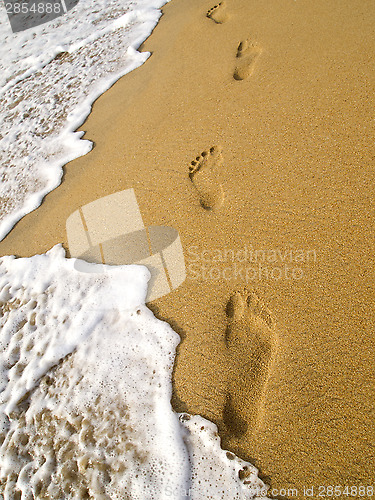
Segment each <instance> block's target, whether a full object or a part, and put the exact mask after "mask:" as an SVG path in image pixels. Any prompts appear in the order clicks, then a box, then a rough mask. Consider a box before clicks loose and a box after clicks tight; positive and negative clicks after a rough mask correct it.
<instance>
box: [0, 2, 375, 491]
mask: <svg viewBox="0 0 375 500" xmlns="http://www.w3.org/2000/svg"><path fill="white" fill-rule="evenodd" d="M211 7H212V5H211V4H210V3H209V2H206V1H205V2H199V1H197V0H193V1H191V2H189V4H187V3H186V2H183V1H182V0H173V2H171V3H169V4H167V5H165V6H164V7H163V8H162V12H163V13H164V15H163V16H162V17H161V19H160V21H159V23H158V25H157V26H156V28H155V30H154V32H153V33H152V35H151V36H150V38H149V39H147V40H146V42H145V43H144V44H143V46H142V47H141V48H140V50H145V51H150V52H151V53H152V55H151V57H150V58H149V59H148V61H146V63H145V64H144V65H142V66H141V67H139V68H138V69H137V70H135V71H133V72H131V73H128V74H127V75H126V76H125V77H123V78H121V79H120V80H119V81H118V82H117V83H116V84H115V85H114V86H113V87H111V88H110V89H109V90H108V91H107V92H105V93H104V94H103V95H102V96H101V97H100V98H99V99H98V100H97V101H96V102H95V103H94V106H93V109H92V112H91V114H90V115H89V117H88V119H87V120H86V122H85V123H84V124H83V125H82V127H81V128H80V130H85V134H84V138H85V139H90V140H91V141H92V142H93V143H94V145H95V146H94V148H93V149H92V151H91V152H89V153H88V154H87V155H86V156H84V157H81V158H78V159H77V160H75V161H74V162H72V163H70V164H68V165H67V166H66V167H65V169H64V177H63V181H62V184H61V185H60V186H59V187H58V188H57V189H56V190H55V191H53V192H52V193H50V194H48V195H47V196H46V198H45V200H44V201H43V203H42V205H41V207H39V208H38V209H37V210H36V211H34V212H32V213H31V214H29V215H27V216H25V217H24V218H23V219H22V220H21V221H20V222H19V223H18V224H17V225H16V226H15V228H14V229H13V230H12V231H11V233H10V234H9V235H8V236H7V237H6V238H5V239H4V240H3V241H2V242H1V243H0V251H1V255H8V254H16V255H19V256H25V257H26V256H31V255H33V254H36V253H42V252H46V251H47V250H49V249H50V248H51V247H52V246H54V245H55V244H57V243H63V245H64V247H65V248H67V236H66V231H65V222H66V219H67V218H68V217H69V215H70V214H71V213H72V212H74V211H75V210H77V209H78V208H79V207H80V206H82V205H85V204H86V203H89V202H90V201H93V200H95V199H98V198H100V197H103V196H105V195H108V194H111V193H113V192H115V191H120V190H122V189H128V188H134V190H135V192H136V195H137V200H138V203H139V205H140V208H141V211H142V214H143V216H144V222H145V225H146V226H149V225H153V224H154V225H155V224H160V225H161V224H164V225H170V226H172V227H174V228H176V229H177V230H178V231H179V234H180V236H181V241H182V246H183V249H184V252H185V254H186V255H187V254H188V253H189V249H190V250H191V248H193V247H194V246H197V245H198V246H199V247H200V248H202V249H203V250H204V249H206V250H207V251H209V252H211V253H213V252H217V251H222V250H223V249H224V248H227V249H228V250H233V251H234V252H235V251H238V250H240V249H241V248H244V246H245V245H246V244H247V245H250V243H251V245H252V246H253V247H254V248H264V249H267V250H269V251H276V250H277V249H281V250H280V251H283V249H284V250H285V249H286V248H290V247H291V248H295V249H297V250H298V249H299V250H304V251H306V249H311V250H314V251H315V252H316V260H315V261H314V262H309V263H305V264H306V265H305V266H304V267H303V269H304V276H303V279H301V280H298V279H293V280H286V279H279V280H273V281H271V280H269V279H266V278H265V277H262V279H261V280H259V279H258V280H251V279H249V280H246V277H244V276H243V275H242V276H241V275H237V276H231V279H229V280H223V279H220V280H212V279H210V277H208V278H205V279H198V280H194V279H193V278H192V277H191V276H189V275H188V277H187V279H186V281H185V282H184V283H183V284H182V285H181V286H180V287H179V288H178V289H177V290H175V291H174V292H173V293H171V294H169V295H168V296H165V297H163V298H161V299H158V300H157V301H155V302H154V303H151V304H150V309H151V310H152V311H153V312H154V313H155V315H156V316H157V317H158V318H161V319H164V320H166V321H168V322H169V324H170V325H171V326H172V328H173V329H174V330H175V331H176V332H177V333H178V334H179V335H180V336H181V338H182V341H181V344H180V346H179V347H178V350H177V358H176V364H175V370H174V395H173V406H174V409H175V410H176V411H178V412H185V411H187V412H189V413H192V414H200V415H202V416H203V417H205V418H208V419H210V420H212V421H213V422H214V423H216V424H217V425H218V427H219V433H220V436H221V438H222V447H223V448H224V449H229V450H230V451H232V452H234V453H235V454H237V455H238V456H240V457H241V458H243V459H245V460H247V461H250V462H251V463H253V464H254V465H255V466H256V467H257V468H259V470H260V476H261V477H262V478H267V481H266V482H268V484H270V485H271V488H278V489H279V490H280V489H281V488H284V489H288V488H297V490H298V491H299V492H302V491H303V489H304V488H311V487H314V488H318V487H319V486H328V485H332V484H337V485H338V484H343V485H348V486H349V487H350V486H352V485H353V486H357V487H359V486H360V485H365V486H367V485H370V484H371V483H372V480H373V478H372V476H371V475H373V469H374V465H375V463H374V459H371V458H370V457H371V456H372V454H371V449H372V448H371V446H372V445H371V443H372V442H373V441H374V438H375V429H374V425H373V417H374V415H375V409H374V406H373V403H372V397H373V390H372V389H371V387H373V385H374V384H373V383H374V382H375V380H374V375H373V373H372V371H371V366H373V364H374V361H375V360H374V357H375V350H374V341H373V339H372V338H371V334H370V332H371V330H372V329H373V327H374V318H373V314H372V311H371V310H370V308H369V307H368V305H369V304H370V303H371V302H372V300H373V292H372V286H373V284H372V283H371V278H370V276H369V274H370V273H368V272H367V271H368V270H369V269H371V267H372V266H373V263H372V261H373V257H371V255H373V251H372V249H371V244H370V241H371V235H372V227H371V221H370V220H369V213H370V211H371V209H372V208H373V204H374V202H373V199H374V187H373V186H374V184H373V182H372V179H373V166H374V160H373V154H372V151H371V150H372V147H371V140H372V137H373V132H374V125H373V119H372V114H371V107H372V104H373V102H372V103H371V101H370V95H371V89H373V87H374V86H373V84H371V79H370V78H373V76H374V74H373V71H372V70H371V67H370V66H369V64H368V62H369V60H370V55H369V54H370V53H371V51H372V52H373V49H374V48H375V47H374V41H373V39H372V26H373V25H374V21H375V14H374V13H373V9H372V10H371V3H370V2H369V1H367V0H366V1H361V2H359V1H357V0H355V1H351V2H349V1H347V0H345V1H343V2H341V3H340V9H339V8H338V7H337V4H336V3H335V2H334V1H333V0H329V1H327V0H325V1H323V0H317V1H316V2H314V3H313V4H311V3H309V2H307V0H301V1H299V2H294V1H293V2H289V3H287V4H285V3H284V4H281V3H280V2H277V1H276V0H275V1H272V2H269V4H267V5H265V4H264V3H263V2H260V1H256V2H254V3H253V4H252V5H249V4H248V2H246V0H237V1H233V2H227V4H226V19H225V22H223V23H222V24H218V23H216V22H215V21H214V20H212V19H210V18H208V17H206V12H207V11H208V10H209V9H210V8H211ZM353 14H355V15H353ZM247 39H250V42H249V43H248V44H247V46H246V48H244V47H245V45H246V44H243V45H242V46H240V45H241V43H242V42H244V41H246V40H247ZM343 47H345V48H346V50H345V51H343ZM364 49H365V50H364ZM254 61H255V63H254ZM236 75H237V76H236ZM244 75H245V76H244ZM238 76H244V78H243V80H239V79H238V78H237V77H238ZM372 81H373V80H372ZM372 95H373V93H372ZM219 146H220V148H219ZM214 147H216V148H217V149H216V152H215V153H212V158H211V156H209V155H208V159H209V160H210V161H212V164H213V165H214V167H215V170H217V173H216V174H215V175H216V176H217V177H216V178H215V183H217V185H221V186H222V189H223V192H224V196H223V199H219V198H220V194H218V192H219V190H216V191H215V192H213V194H212V195H211V193H209V195H210V196H211V198H213V201H214V202H215V203H216V202H217V205H216V206H215V207H214V208H213V209H212V210H205V209H204V208H203V207H202V203H201V198H202V192H204V188H203V187H201V186H203V183H202V181H200V180H199V178H198V176H197V177H195V180H194V178H193V180H194V182H192V180H191V178H189V165H191V164H192V162H194V161H198V160H195V158H197V157H199V155H201V153H202V152H205V153H207V154H208V152H210V148H211V149H212V148H214ZM216 154H217V155H221V159H220V161H219V160H216V159H214V158H215V155H216ZM197 155H198V156H197ZM217 158H218V156H217ZM202 161H203V160H202V159H200V160H199V162H200V163H201V162H202ZM205 161H206V160H205ZM215 185H216V184H215ZM186 255H185V256H186ZM364 256H366V261H365V262H363V260H364ZM217 267H218V269H219V270H220V272H222V271H223V269H224V268H225V262H218V263H217ZM244 287H247V289H249V288H251V290H255V292H256V293H257V295H259V296H260V297H262V298H263V300H264V302H265V303H266V304H267V310H269V311H270V312H271V313H272V315H273V316H274V317H275V318H276V328H277V341H275V343H274V342H273V341H272V342H271V343H270V345H271V344H272V347H271V348H270V349H271V351H272V356H271V358H272V362H270V364H267V363H268V361H267V363H265V362H264V363H263V366H265V365H267V367H266V368H267V369H266V371H265V373H263V371H264V370H263V371H262V370H261V369H260V370H259V373H261V376H260V375H259V376H258V372H257V374H256V376H254V377H250V378H249V377H248V375H249V373H250V372H251V369H250V368H251V367H249V366H248V360H249V359H251V355H252V352H253V351H254V349H253V347H254V346H253V340H252V338H250V340H249V342H248V344H246V342H245V343H243V341H241V342H242V344H241V347H239V345H236V346H235V347H233V350H232V351H231V349H232V348H229V349H228V342H227V338H226V331H227V330H228V327H230V329H231V331H233V329H234V327H233V319H232V317H231V316H230V315H228V311H227V308H228V303H230V300H232V299H231V297H233V295H235V293H236V291H237V290H243V289H244ZM251 290H248V291H247V292H246V294H247V295H246V301H247V300H248V297H249V296H250V295H251ZM241 300H242V299H239V302H240V303H241ZM241 307H242V306H241ZM241 314H242V313H241ZM240 320H241V326H240V327H239V328H238V331H239V332H243V331H246V329H247V328H248V329H249V331H250V330H251V327H250V326H248V320H247V319H246V318H245V316H243V317H242V316H241V318H240ZM236 321H237V320H236ZM236 328H237V327H236ZM238 337H240V334H238ZM275 338H276V337H275ZM254 342H255V341H254ZM353 367H355V369H353ZM259 377H260V378H259ZM254 408H256V412H255V410H254ZM254 412H255V413H256V415H257V416H254V414H255V413H254ZM302 498H303V497H302Z"/></svg>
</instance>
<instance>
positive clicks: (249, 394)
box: [223, 289, 277, 436]
mask: <svg viewBox="0 0 375 500" xmlns="http://www.w3.org/2000/svg"><path fill="white" fill-rule="evenodd" d="M227 316H228V326H227V330H226V338H225V340H226V344H227V349H228V354H229V360H230V363H231V373H230V375H229V385H228V397H227V404H226V406H225V408H224V415H223V419H224V422H225V425H226V427H227V429H228V431H229V433H231V434H233V435H234V436H241V435H242V434H244V433H245V432H246V431H247V430H248V428H249V427H251V429H250V431H255V430H256V429H257V428H258V427H259V423H260V422H259V417H260V414H261V410H262V403H263V396H264V390H265V387H266V384H267V380H268V376H269V373H270V367H271V364H272V361H273V359H274V356H275V350H276V346H277V335H276V328H275V322H274V319H273V318H272V315H271V313H270V311H269V310H268V309H267V307H266V306H265V305H264V303H263V302H262V301H261V300H260V299H259V297H258V296H257V295H256V294H255V293H250V292H248V291H247V290H246V289H244V290H243V291H241V292H236V293H235V294H234V295H233V296H232V297H231V298H230V300H229V302H228V305H227Z"/></svg>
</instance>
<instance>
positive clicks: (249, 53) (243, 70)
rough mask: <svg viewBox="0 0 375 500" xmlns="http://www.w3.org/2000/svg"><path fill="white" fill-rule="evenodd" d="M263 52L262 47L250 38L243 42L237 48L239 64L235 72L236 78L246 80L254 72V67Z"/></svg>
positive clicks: (234, 76)
mask: <svg viewBox="0 0 375 500" xmlns="http://www.w3.org/2000/svg"><path fill="white" fill-rule="evenodd" d="M261 53H262V49H261V47H259V45H258V44H256V43H251V42H249V41H248V40H245V41H244V42H241V43H240V44H239V46H238V48H237V66H236V69H235V70H234V73H233V78H234V79H235V80H245V79H246V78H249V76H251V75H252V74H253V72H254V68H255V66H256V63H257V61H258V58H259V56H260V54H261Z"/></svg>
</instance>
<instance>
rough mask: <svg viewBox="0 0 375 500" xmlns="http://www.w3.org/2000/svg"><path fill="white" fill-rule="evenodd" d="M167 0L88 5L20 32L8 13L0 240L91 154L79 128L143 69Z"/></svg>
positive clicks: (1, 25)
mask: <svg viewBox="0 0 375 500" xmlns="http://www.w3.org/2000/svg"><path fill="white" fill-rule="evenodd" d="M166 1H167V0H137V1H136V2H134V1H131V0H111V1H107V0H95V2H93V1H92V0H80V2H79V3H78V4H77V5H76V6H75V7H74V8H73V9H72V10H71V11H69V12H68V13H67V14H65V15H64V16H62V17H59V18H57V19H55V20H53V21H51V22H49V23H46V24H43V25H40V26H37V27H35V28H30V29H28V30H26V31H24V32H20V33H12V32H11V29H10V24H9V21H8V18H7V15H6V12H5V9H4V8H2V9H0V40H1V43H0V121H1V124H2V126H1V130H0V165H1V167H0V181H1V182H0V239H3V238H4V237H5V235H6V234H7V233H8V232H9V231H10V230H11V229H12V227H13V226H14V224H15V223H16V222H17V221H18V220H19V219H20V218H22V217H23V216H24V215H25V214H27V213H28V212H30V211H32V210H34V209H35V208H36V207H38V206H39V205H40V203H41V201H42V199H43V197H44V196H45V195H46V194H47V193H48V192H50V191H51V190H53V189H54V188H55V187H57V186H58V185H59V184H60V182H61V177H62V166H63V165H64V164H66V163H67V162H69V161H71V160H73V159H75V158H77V157H79V156H82V155H84V154H86V153H87V152H89V151H90V149H91V148H92V143H91V142H90V141H87V140H82V139H81V137H82V134H83V132H75V130H76V129H77V128H78V127H79V126H80V125H81V124H82V123H83V121H84V119H85V118H86V117H87V115H88V114H89V113H90V110H91V105H92V103H93V102H94V100H95V99H96V98H97V97H99V96H100V95H101V94H102V93H103V92H105V91H106V90H107V89H108V88H109V87H110V86H111V85H113V83H114V82H115V81H116V80H118V79H119V78H120V77H121V76H123V75H124V74H126V73H128V72H129V71H132V70H133V69H135V68H137V67H138V66H140V65H141V64H143V63H144V62H145V61H146V60H147V58H148V57H149V55H150V54H149V53H148V52H142V53H140V52H138V51H137V49H138V47H139V46H140V45H141V43H142V42H143V41H144V40H145V39H146V38H147V37H148V36H149V35H150V33H151V32H152V30H153V29H154V27H155V26H156V24H157V22H158V20H159V18H160V15H161V13H160V10H158V9H159V8H160V7H161V6H162V5H164V4H165V3H166Z"/></svg>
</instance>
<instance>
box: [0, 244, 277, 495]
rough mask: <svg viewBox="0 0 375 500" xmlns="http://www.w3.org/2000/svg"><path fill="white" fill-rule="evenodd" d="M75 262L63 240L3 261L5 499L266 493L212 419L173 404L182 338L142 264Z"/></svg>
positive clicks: (0, 408) (0, 479)
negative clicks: (157, 313)
mask: <svg viewBox="0 0 375 500" xmlns="http://www.w3.org/2000/svg"><path fill="white" fill-rule="evenodd" d="M74 264H75V259H66V258H65V252H64V250H63V248H62V247H61V246H59V245H58V246H56V247H54V248H53V249H52V250H50V251H49V252H48V253H47V254H43V255H36V256H34V257H31V258H22V259H16V258H14V257H10V256H7V257H3V258H2V259H0V307H1V320H0V321H1V324H0V326H1V336H0V346H1V348H0V352H1V355H0V372H1V387H0V415H1V427H0V445H1V447H0V493H1V494H2V496H3V498H5V499H12V500H13V499H18V498H21V499H29V498H51V499H77V498H82V499H83V498H93V499H95V500H97V499H134V500H138V499H139V500H158V499H163V500H164V499H168V498H174V499H186V498H192V499H197V500H203V499H217V500H221V499H231V500H232V499H240V498H244V499H247V498H260V497H262V498H264V496H265V494H266V491H267V488H266V487H265V485H264V484H263V483H262V482H261V481H260V479H259V478H258V476H257V470H256V469H255V467H253V466H252V465H250V464H248V463H246V462H243V461H242V460H240V459H238V458H237V457H235V456H234V455H233V454H232V453H229V452H225V451H224V450H222V449H221V448H220V440H219V438H218V435H217V429H216V427H215V425H214V424H212V423H210V422H208V421H206V420H204V419H203V418H202V417H199V416H191V415H187V414H180V415H178V414H176V413H175V412H174V411H173V410H172V408H171V405H170V399H171V392H172V387H171V372H172V368H173V363H174V356H175V350H176V347H177V345H178V343H179V336H178V335H177V334H176V333H175V332H174V331H173V330H172V329H171V327H170V326H169V325H168V324H167V323H165V322H163V321H160V320H158V319H156V318H155V317H154V315H153V314H152V312H151V311H150V310H149V309H148V308H147V307H146V306H145V303H144V302H145V297H146V293H147V281H148V279H149V277H150V273H149V272H148V270H147V269H146V268H145V267H143V266H114V267H111V266H96V265H95V264H91V265H89V264H87V265H88V266H91V267H92V269H91V270H90V271H91V272H90V273H81V272H79V271H77V270H76V266H75V265H74ZM96 270H98V271H100V272H98V273H97V272H96ZM103 271H104V272H103Z"/></svg>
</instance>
